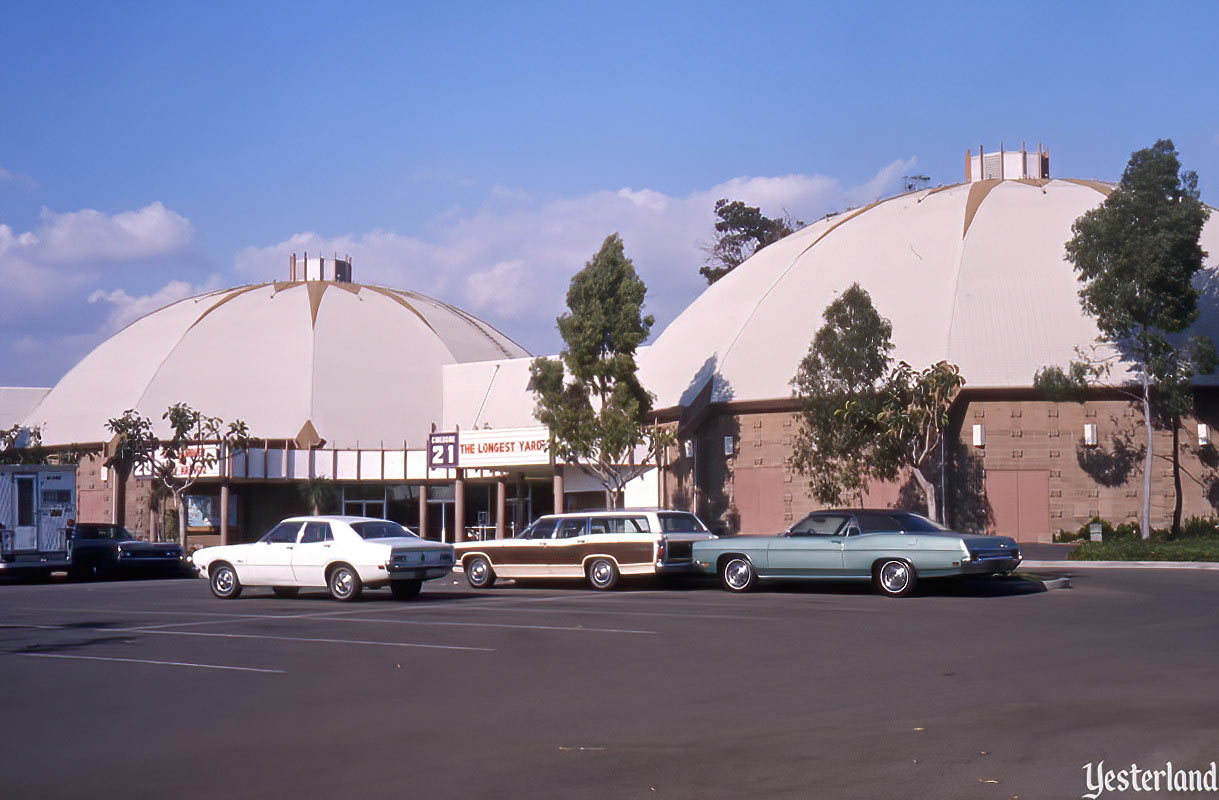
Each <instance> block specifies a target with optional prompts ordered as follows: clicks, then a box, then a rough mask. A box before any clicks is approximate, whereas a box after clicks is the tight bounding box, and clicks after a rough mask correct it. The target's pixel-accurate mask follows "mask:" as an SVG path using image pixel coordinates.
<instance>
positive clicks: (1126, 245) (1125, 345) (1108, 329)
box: [1035, 139, 1214, 539]
mask: <svg viewBox="0 0 1219 800" xmlns="http://www.w3.org/2000/svg"><path fill="white" fill-rule="evenodd" d="M1208 216H1209V211H1208V209H1207V208H1206V207H1205V206H1204V205H1203V204H1202V202H1201V200H1200V199H1199V194H1198V176H1197V175H1196V174H1195V173H1194V172H1192V171H1184V170H1182V168H1181V162H1180V159H1179V157H1178V155H1177V151H1176V148H1175V147H1174V146H1173V143H1172V141H1171V140H1168V139H1161V140H1160V141H1157V142H1156V143H1155V144H1154V145H1152V146H1151V147H1149V148H1146V149H1143V150H1138V151H1136V152H1135V153H1134V154H1133V155H1131V157H1130V161H1129V163H1127V165H1126V169H1125V171H1124V172H1123V173H1122V179H1121V182H1120V183H1118V185H1117V188H1115V189H1114V191H1113V192H1112V193H1111V194H1110V195H1109V196H1108V197H1107V198H1106V199H1105V201H1104V203H1102V204H1101V205H1100V206H1099V207H1098V208H1095V209H1092V210H1090V211H1088V212H1086V213H1085V214H1084V215H1083V216H1081V217H1080V218H1079V219H1078V220H1076V221H1075V224H1074V225H1073V226H1072V228H1071V230H1072V233H1073V236H1072V238H1071V240H1070V241H1068V242H1067V245H1066V249H1067V258H1068V259H1070V261H1071V263H1072V264H1073V265H1074V267H1075V271H1076V273H1077V275H1076V277H1078V279H1079V281H1080V283H1081V285H1082V286H1081V289H1080V292H1079V296H1080V301H1081V303H1082V305H1083V309H1084V311H1085V312H1086V313H1087V314H1088V315H1090V316H1091V317H1093V318H1094V319H1095V320H1096V325H1097V327H1098V328H1099V329H1100V332H1101V336H1100V342H1101V344H1103V345H1108V346H1110V347H1111V348H1112V349H1113V351H1114V353H1115V355H1114V358H1113V359H1109V360H1108V362H1107V363H1106V364H1105V367H1106V368H1107V367H1108V366H1109V364H1111V363H1112V362H1113V360H1120V361H1122V362H1125V363H1126V364H1128V365H1129V367H1130V369H1131V370H1132V371H1133V373H1134V375H1135V380H1136V384H1137V391H1138V398H1139V402H1140V403H1141V405H1142V409H1143V423H1144V430H1145V433H1146V445H1145V451H1144V455H1143V513H1142V519H1141V520H1140V527H1141V532H1142V536H1143V538H1144V539H1146V538H1149V537H1150V535H1151V474H1152V465H1153V463H1154V460H1153V459H1154V458H1155V455H1154V451H1153V446H1152V436H1153V427H1154V417H1155V410H1154V409H1153V400H1154V394H1153V389H1154V387H1156V386H1161V387H1164V388H1166V389H1167V390H1168V391H1169V393H1171V392H1172V391H1173V390H1172V389H1171V386H1172V384H1173V383H1174V382H1175V381H1179V380H1182V379H1184V380H1188V379H1189V378H1192V374H1193V373H1196V372H1197V371H1198V370H1199V369H1202V370H1205V371H1207V372H1211V371H1214V364H1213V360H1212V362H1211V363H1208V360H1207V356H1206V353H1207V351H1208V350H1209V352H1210V353H1211V354H1212V355H1213V351H1214V345H1213V344H1210V345H1209V346H1208V345H1207V343H1206V342H1202V341H1200V340H1199V339H1198V338H1197V337H1195V338H1194V339H1193V340H1192V341H1188V342H1185V343H1182V342H1181V341H1180V337H1174V334H1179V333H1181V332H1182V331H1184V330H1185V329H1186V328H1188V327H1189V326H1190V325H1191V324H1192V323H1193V322H1194V320H1195V319H1196V318H1197V316H1198V292H1197V290H1196V289H1195V288H1194V285H1193V279H1194V276H1195V274H1196V273H1197V272H1198V270H1200V269H1201V268H1202V262H1203V259H1204V258H1205V257H1206V253H1205V252H1204V251H1203V250H1202V247H1201V245H1200V244H1199V238H1200V236H1201V233H1202V226H1203V225H1204V224H1205V222H1206V219H1207V217H1208ZM1187 373H1189V374H1188V376H1186V374H1187ZM1092 374H1093V375H1096V374H1097V373H1096V371H1095V370H1093V371H1092ZM1087 376H1088V368H1087V367H1078V366H1076V365H1074V364H1073V365H1071V366H1070V367H1069V368H1068V370H1066V371H1064V370H1062V369H1061V368H1059V367H1051V368H1048V369H1045V370H1041V371H1039V373H1038V378H1039V379H1040V384H1037V381H1036V380H1035V384H1037V385H1039V386H1040V387H1041V388H1046V387H1050V388H1052V387H1053V386H1054V385H1055V384H1060V385H1061V384H1062V383H1063V381H1064V380H1066V381H1068V382H1070V381H1072V380H1073V381H1074V382H1075V383H1076V385H1078V384H1079V379H1080V378H1087ZM1183 376H1186V377H1183ZM1177 407H1178V408H1180V405H1179V404H1178V405H1177ZM1173 460H1174V465H1177V455H1176V453H1175V452H1174V453H1173ZM1177 468H1179V466H1178V467H1177ZM1177 480H1178V481H1179V477H1178V478H1177Z"/></svg>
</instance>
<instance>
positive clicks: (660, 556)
mask: <svg viewBox="0 0 1219 800" xmlns="http://www.w3.org/2000/svg"><path fill="white" fill-rule="evenodd" d="M668 554H669V540H668V539H661V540H660V541H658V542H657V543H656V560H657V561H664V560H665V556H666V555H668Z"/></svg>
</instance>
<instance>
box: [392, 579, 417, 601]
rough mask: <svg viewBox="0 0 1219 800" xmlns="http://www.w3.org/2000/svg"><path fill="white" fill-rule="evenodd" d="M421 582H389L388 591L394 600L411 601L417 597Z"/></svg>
mask: <svg viewBox="0 0 1219 800" xmlns="http://www.w3.org/2000/svg"><path fill="white" fill-rule="evenodd" d="M422 588H423V581H390V582H389V591H390V594H392V595H393V596H394V599H395V600H411V599H414V598H416V597H418V596H419V590H421V589H422Z"/></svg>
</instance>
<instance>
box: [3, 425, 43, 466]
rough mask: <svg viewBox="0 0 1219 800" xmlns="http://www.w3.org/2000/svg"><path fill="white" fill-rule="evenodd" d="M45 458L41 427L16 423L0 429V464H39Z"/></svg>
mask: <svg viewBox="0 0 1219 800" xmlns="http://www.w3.org/2000/svg"><path fill="white" fill-rule="evenodd" d="M45 458H46V452H45V450H43V447H42V428H41V427H39V426H37V425H35V426H33V427H31V428H26V427H24V426H22V425H19V424H18V425H14V426H12V427H11V428H6V429H4V430H0V464H41V463H42V462H43V460H44V459H45Z"/></svg>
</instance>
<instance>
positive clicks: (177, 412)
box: [154, 403, 251, 547]
mask: <svg viewBox="0 0 1219 800" xmlns="http://www.w3.org/2000/svg"><path fill="white" fill-rule="evenodd" d="M161 419H163V420H165V421H166V422H167V423H169V430H170V436H169V439H168V440H166V441H164V442H162V445H161V457H160V458H159V459H158V460H157V461H156V463H155V465H154V467H155V472H154V474H155V475H156V477H157V479H158V480H160V481H161V482H162V483H163V484H164V485H165V486H166V487H167V488H168V489H169V490H170V491H171V492H173V495H174V502H175V504H176V505H177V507H178V541H179V543H181V544H182V546H183V547H185V546H186V502H185V495H186V491H187V490H188V489H189V488H190V487H191V486H193V485H194V484H195V481H197V480H198V479H199V477H200V476H201V475H203V474H204V473H205V472H208V471H209V470H211V469H212V468H214V467H215V466H216V465H217V463H220V462H221V459H225V458H229V457H231V455H232V454H234V453H237V452H240V451H242V450H246V449H247V448H248V447H249V446H250V441H251V440H250V432H249V428H248V427H247V426H246V424H245V423H244V422H242V421H241V420H235V421H233V422H230V423H229V424H228V427H227V428H226V427H225V426H224V421H223V420H222V419H220V417H209V416H207V415H206V414H203V413H202V412H200V411H196V410H195V409H193V408H191V407H190V406H189V405H187V404H186V403H175V404H174V405H172V406H170V407H169V409H168V410H166V412H165V413H164V414H162V415H161Z"/></svg>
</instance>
